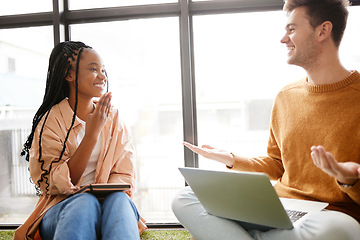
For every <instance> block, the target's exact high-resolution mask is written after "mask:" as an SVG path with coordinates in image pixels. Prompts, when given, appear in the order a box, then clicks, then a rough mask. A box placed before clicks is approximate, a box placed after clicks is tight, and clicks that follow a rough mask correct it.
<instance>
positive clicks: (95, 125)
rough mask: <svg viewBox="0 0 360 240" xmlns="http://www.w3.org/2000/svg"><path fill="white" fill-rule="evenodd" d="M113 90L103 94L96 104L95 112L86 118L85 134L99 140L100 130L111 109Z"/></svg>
mask: <svg viewBox="0 0 360 240" xmlns="http://www.w3.org/2000/svg"><path fill="white" fill-rule="evenodd" d="M111 98H112V94H111V92H109V93H105V94H103V95H102V96H101V97H100V99H99V101H98V102H97V104H96V107H95V110H94V112H92V113H90V114H89V115H88V116H87V118H86V128H85V136H86V135H87V137H93V138H94V139H96V140H97V138H98V136H99V134H100V132H101V131H102V129H103V127H104V126H105V123H106V119H107V117H108V115H109V112H110V109H111Z"/></svg>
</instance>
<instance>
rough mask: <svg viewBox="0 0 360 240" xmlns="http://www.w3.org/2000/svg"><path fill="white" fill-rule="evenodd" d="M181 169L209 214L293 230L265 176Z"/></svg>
mask: <svg viewBox="0 0 360 240" xmlns="http://www.w3.org/2000/svg"><path fill="white" fill-rule="evenodd" d="M179 170H180V172H181V174H182V175H183V176H184V178H185V180H186V182H187V183H188V184H189V186H190V187H191V188H192V190H193V191H194V193H195V195H196V196H197V198H198V199H199V201H200V202H201V204H202V205H203V206H204V208H205V209H206V211H207V212H208V213H209V214H212V215H215V216H219V217H224V218H229V219H233V220H237V221H241V222H247V223H252V224H256V225H262V226H266V227H269V228H279V229H291V228H293V225H292V223H291V221H290V219H289V217H288V215H287V213H286V211H285V209H284V206H283V204H282V203H281V201H280V199H279V197H278V195H277V193H276V192H275V190H274V188H273V186H272V184H271V182H270V179H269V177H268V176H267V175H266V174H264V173H257V172H236V171H231V172H230V171H214V170H204V169H198V168H179ZM297 201H299V200H297ZM284 202H285V201H284ZM307 202H309V201H307ZM326 205H327V204H325V206H326ZM325 206H324V207H325Z"/></svg>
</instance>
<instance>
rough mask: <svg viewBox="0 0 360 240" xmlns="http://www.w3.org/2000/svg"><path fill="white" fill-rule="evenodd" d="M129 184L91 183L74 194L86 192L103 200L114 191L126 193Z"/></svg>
mask: <svg viewBox="0 0 360 240" xmlns="http://www.w3.org/2000/svg"><path fill="white" fill-rule="evenodd" d="M130 188H131V186H130V184H119V183H93V184H88V185H85V186H83V187H81V188H80V189H79V190H77V191H76V192H75V193H74V194H78V193H83V192H88V193H91V194H93V195H95V196H96V197H97V198H98V199H103V198H104V197H105V196H106V195H108V194H109V193H112V192H115V191H126V190H130Z"/></svg>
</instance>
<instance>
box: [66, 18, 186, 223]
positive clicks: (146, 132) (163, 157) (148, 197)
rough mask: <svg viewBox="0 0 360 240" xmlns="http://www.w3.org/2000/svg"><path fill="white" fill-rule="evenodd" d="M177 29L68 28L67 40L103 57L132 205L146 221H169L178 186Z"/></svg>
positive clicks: (158, 22) (154, 25)
mask: <svg viewBox="0 0 360 240" xmlns="http://www.w3.org/2000/svg"><path fill="white" fill-rule="evenodd" d="M178 26H179V21H178V18H161V19H145V20H131V21H125V22H124V21H120V22H111V23H96V24H79V25H72V26H71V37H72V40H81V41H84V42H85V43H86V44H88V45H90V46H92V47H93V48H94V49H95V50H96V51H97V52H98V53H99V54H100V56H101V57H102V58H103V61H104V62H105V66H106V71H107V73H108V76H109V88H110V89H109V90H110V91H111V92H113V100H112V104H113V105H114V106H115V107H117V108H118V109H119V110H120V112H121V115H122V117H123V118H124V119H125V123H126V124H127V125H128V127H130V129H131V130H132V135H133V139H134V143H135V147H136V171H137V173H138V174H137V178H138V179H137V182H138V187H137V194H136V199H135V202H136V204H137V207H138V208H139V211H140V212H141V214H143V216H144V218H145V219H146V220H147V221H148V222H175V221H176V219H175V217H174V215H173V214H172V211H171V201H172V197H173V196H174V194H175V193H176V192H177V191H178V190H179V189H180V188H182V187H183V186H184V180H183V178H182V177H181V175H180V174H179V172H178V170H177V167H179V166H182V165H183V164H184V156H183V146H182V144H181V143H182V139H183V137H182V132H183V131H182V116H181V91H180V89H181V73H180V55H179V54H180V50H179V27H178ZM98 29H100V34H98Z"/></svg>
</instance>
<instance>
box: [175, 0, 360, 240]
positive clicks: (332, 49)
mask: <svg viewBox="0 0 360 240" xmlns="http://www.w3.org/2000/svg"><path fill="white" fill-rule="evenodd" d="M348 4H349V3H348V1H346V0H288V1H286V2H285V6H284V10H285V11H287V13H288V22H287V25H286V27H285V30H286V34H285V35H284V37H283V38H282V39H281V42H282V43H284V44H285V45H286V47H287V48H288V50H289V52H288V63H289V64H294V65H298V66H300V67H302V68H304V69H305V70H306V73H307V77H306V79H304V80H301V81H298V82H296V83H293V84H290V85H288V86H286V87H285V88H283V89H282V90H281V91H280V92H279V94H278V95H277V97H276V99H275V102H274V107H273V110H272V116H271V124H270V137H269V143H268V155H267V156H264V157H258V158H246V157H241V156H238V155H234V154H232V153H228V152H226V151H222V150H218V149H215V148H212V147H210V146H206V145H205V146H202V147H197V146H194V145H192V144H189V143H185V146H186V147H188V148H189V149H191V150H192V151H194V152H195V153H198V154H200V155H202V156H204V157H206V158H210V159H213V160H216V161H219V162H222V163H224V164H226V166H227V167H228V168H231V169H234V170H242V171H257V172H265V173H267V174H268V175H269V176H270V178H271V179H274V180H278V181H277V184H276V185H275V189H276V191H277V193H278V195H279V196H280V197H287V198H296V199H305V200H317V201H323V202H328V203H329V206H328V208H327V210H326V211H321V212H319V213H316V214H308V215H307V216H306V219H305V220H304V221H302V222H300V223H295V224H294V228H293V229H292V230H280V229H273V230H270V231H267V232H262V231H259V230H254V229H245V228H243V227H242V226H241V225H240V224H239V223H237V222H235V221H232V220H229V219H223V218H219V217H216V216H212V215H209V214H208V213H207V212H206V211H205V209H204V208H203V206H202V205H201V204H200V202H199V201H198V199H197V198H196V196H195V195H194V193H193V192H192V191H191V189H190V188H185V189H184V190H182V191H180V192H179V193H178V195H177V196H176V197H175V198H174V201H173V211H174V213H175V215H176V217H177V218H178V220H179V221H180V222H181V223H182V224H183V225H184V226H185V227H186V228H187V229H188V230H189V232H190V233H191V234H192V235H193V236H194V238H195V239H196V240H202V239H205V240H211V239H214V240H215V239H216V240H218V239H222V240H223V239H274V240H283V239H286V240H289V239H324V240H325V239H326V240H331V239H334V240H335V239H354V240H355V239H359V237H360V224H359V221H360V181H359V178H360V124H359V116H360V107H359V102H360V74H359V72H357V71H348V70H347V69H345V68H344V67H343V66H342V65H341V63H340V60H339V57H338V49H339V44H340V41H341V38H342V36H343V32H344V30H345V26H346V21H347V15H348V11H347V9H346V7H347V6H348ZM219 194H221V193H219Z"/></svg>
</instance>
